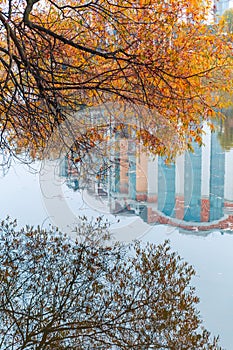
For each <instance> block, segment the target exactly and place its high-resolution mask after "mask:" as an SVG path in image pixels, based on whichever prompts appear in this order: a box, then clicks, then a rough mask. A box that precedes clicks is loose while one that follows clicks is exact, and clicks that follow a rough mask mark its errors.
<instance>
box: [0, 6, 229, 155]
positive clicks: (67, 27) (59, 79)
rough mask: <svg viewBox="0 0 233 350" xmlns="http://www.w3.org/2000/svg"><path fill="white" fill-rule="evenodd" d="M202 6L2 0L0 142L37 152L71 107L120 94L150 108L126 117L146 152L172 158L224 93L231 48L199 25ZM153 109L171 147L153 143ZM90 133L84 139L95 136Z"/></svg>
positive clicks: (198, 137)
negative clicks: (170, 135) (131, 118)
mask: <svg viewBox="0 0 233 350" xmlns="http://www.w3.org/2000/svg"><path fill="white" fill-rule="evenodd" d="M9 6H10V9H9ZM210 6H211V2H210V1H205V2H203V1H198V0H190V1H188V2H187V1H186V0H180V1H177V0H168V1H158V0H156V1H154V0H152V1H148V0H140V1H132V2H131V1H126V0H119V1H117V2H111V1H105V0H101V1H97V2H90V3H88V2H86V1H84V0H80V1H79V2H78V4H77V1H72V0H66V1H62V0H60V1H58V0H54V1H51V0H43V1H42V0H30V1H27V2H25V1H22V2H21V3H20V5H19V3H18V1H16V0H12V1H9V0H8V1H7V0H5V1H2V5H0V27H1V34H0V41H1V42H0V118H1V126H2V130H3V131H4V132H3V133H2V137H3V138H2V140H3V139H4V140H5V142H6V143H7V144H9V140H10V142H11V145H10V146H12V145H14V142H15V140H16V143H17V142H18V140H19V138H21V139H22V140H24V139H27V140H28V141H25V145H26V146H28V145H29V144H30V147H32V148H33V147H35V148H36V149H37V148H42V149H43V147H44V146H45V143H46V140H47V138H49V137H50V135H51V133H52V132H53V130H54V128H55V127H56V126H57V125H59V124H60V123H61V122H62V121H63V120H65V119H66V118H67V115H68V114H69V113H70V112H71V111H72V112H73V111H77V110H79V109H80V108H83V106H93V105H94V106H95V105H98V104H99V103H100V102H101V103H102V102H110V101H127V102H129V103H131V104H132V105H141V106H146V107H147V108H148V110H152V115H153V118H155V119H156V120H154V119H153V118H152V117H151V115H149V113H148V115H144V116H143V118H142V116H137V115H135V120H134V125H136V128H135V129H136V131H137V132H135V133H134V134H135V135H136V136H137V139H138V140H139V142H142V143H143V144H144V146H145V147H147V148H148V149H149V150H150V151H151V152H153V153H160V154H163V153H164V154H166V155H168V157H171V156H173V153H176V152H177V150H178V149H181V148H185V147H186V146H188V147H189V146H190V144H189V143H191V141H192V140H196V141H197V142H199V143H201V134H202V129H201V123H202V121H203V120H208V119H209V118H210V117H211V118H212V117H213V116H214V115H215V109H216V108H217V107H222V106H223V105H224V103H225V101H223V99H222V95H223V94H222V95H221V94H219V91H221V92H224V91H228V92H231V84H230V83H229V81H230V79H231V58H230V55H231V45H230V44H229V42H228V41H227V40H226V38H225V37H224V36H222V35H221V33H219V32H218V29H217V28H215V27H214V26H212V27H210V26H208V25H207V24H206V21H207V18H208V13H209V10H210ZM158 116H161V117H162V119H161V120H162V121H166V122H165V123H166V128H165V129H166V132H167V130H168V127H169V125H171V132H175V134H176V141H177V142H178V146H177V147H170V148H169V147H165V146H164V145H163V143H161V136H159V137H158V135H157V133H158V124H159V122H158V121H159V117H158ZM125 120H126V121H127V116H125ZM139 124H140V125H139ZM106 125H107V126H106V128H107V127H108V125H109V123H107V124H106ZM88 128H89V126H88ZM88 128H87V130H86V131H85V132H84V142H86V138H87V137H88V133H90V130H89V131H88ZM155 133H156V135H155ZM5 135H7V137H5ZM9 135H10V136H9ZM93 135H94V134H93ZM96 135H98V133H97V134H96ZM78 137H81V138H82V135H77V138H78ZM96 137H97V139H95V137H94V136H92V138H91V139H90V140H89V141H90V142H91V145H92V146H94V145H95V142H96V141H98V142H99V141H102V140H100V139H99V136H96ZM12 140H14V142H13V143H12ZM90 142H89V143H90ZM21 143H22V142H21ZM33 145H34V146H33ZM169 153H171V154H169Z"/></svg>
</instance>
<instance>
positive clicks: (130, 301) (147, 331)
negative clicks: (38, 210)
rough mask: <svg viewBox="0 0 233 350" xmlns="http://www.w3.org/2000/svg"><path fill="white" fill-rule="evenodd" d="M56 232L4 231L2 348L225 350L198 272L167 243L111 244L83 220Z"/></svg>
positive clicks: (98, 227)
mask: <svg viewBox="0 0 233 350" xmlns="http://www.w3.org/2000/svg"><path fill="white" fill-rule="evenodd" d="M77 237H78V240H77V241H76V242H73V241H71V240H69V239H68V238H67V237H66V236H65V235H63V234H61V233H59V232H57V231H55V230H48V231H46V230H43V229H41V228H37V229H33V228H31V227H26V228H25V229H20V230H19V229H18V228H17V226H16V223H15V222H10V220H7V221H5V222H2V223H1V226H0V347H1V349H2V350H6V349H17V350H19V349H30V350H31V349H40V350H43V349H46V350H48V349H69V350H70V349H74V350H76V349H85V350H86V349H101V350H102V349H113V348H114V349H132V348H133V349H135V350H136V349H138V350H141V349H160V350H161V349H200V350H201V349H208V350H211V349H215V350H217V349H220V348H219V347H218V345H217V343H218V342H217V339H216V338H214V339H213V340H211V338H210V334H209V333H208V332H207V330H206V329H204V328H201V319H200V315H199V312H198V311H197V309H196V306H197V303H198V298H197V297H196V295H195V291H194V288H192V287H191V286H190V280H191V277H192V276H193V275H194V270H193V268H192V267H191V266H189V265H188V264H187V263H185V262H183V261H182V260H181V258H180V257H179V256H178V255H177V254H175V253H172V252H171V251H170V248H169V245H168V243H167V242H166V243H164V244H162V245H159V246H155V245H154V244H147V245H144V246H142V245H140V244H139V243H134V244H131V245H129V246H124V245H120V244H117V243H116V244H111V245H110V244H109V243H108V240H107V239H108V238H109V237H108V228H107V226H106V223H103V221H102V220H101V219H97V220H96V221H95V222H92V223H88V222H87V220H86V219H85V218H84V219H83V220H81V221H80V225H79V227H78V228H77Z"/></svg>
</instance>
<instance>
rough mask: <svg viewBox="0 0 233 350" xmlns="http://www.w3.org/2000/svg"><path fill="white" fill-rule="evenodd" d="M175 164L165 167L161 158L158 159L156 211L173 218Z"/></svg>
mask: <svg viewBox="0 0 233 350" xmlns="http://www.w3.org/2000/svg"><path fill="white" fill-rule="evenodd" d="M175 170H176V169H175V164H174V163H172V164H170V165H166V164H165V162H164V158H163V157H158V210H160V211H162V212H163V213H164V214H165V215H168V216H173V213H174V209H175V177H176V175H175V174H176V171H175Z"/></svg>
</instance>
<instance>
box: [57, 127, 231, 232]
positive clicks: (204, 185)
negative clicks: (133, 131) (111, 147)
mask: <svg viewBox="0 0 233 350" xmlns="http://www.w3.org/2000/svg"><path fill="white" fill-rule="evenodd" d="M117 142H118V144H119V147H117V149H116V150H115V153H114V157H113V158H114V159H112V165H111V167H110V168H109V169H108V171H107V173H106V174H105V177H104V179H103V177H101V176H100V177H98V180H96V179H93V181H92V186H90V185H89V186H88V189H87V190H88V191H89V192H91V193H92V194H93V195H95V196H96V194H97V195H98V196H101V197H106V198H105V200H106V201H108V202H109V208H110V211H111V212H112V213H115V214H116V213H120V212H123V213H128V214H130V213H133V214H136V215H140V216H141V217H142V218H143V220H145V221H146V222H147V223H165V224H166V223H167V224H173V225H176V226H180V227H183V228H186V227H187V229H189V228H190V229H194V228H195V227H198V230H202V226H203V229H208V228H210V229H211V228H212V226H211V225H212V224H213V225H215V226H214V227H213V228H216V227H217V226H216V225H218V224H221V221H223V222H224V223H225V221H226V220H228V218H230V219H229V220H230V221H231V220H232V222H233V217H232V213H233V212H232V208H233V189H231V188H229V184H231V186H232V181H231V179H232V177H231V176H232V171H233V170H232V166H231V164H233V162H232V161H231V160H233V154H232V153H228V156H227V157H226V154H225V151H224V150H223V149H222V147H221V145H220V141H219V135H218V133H212V132H210V131H208V132H207V133H206V136H205V139H204V143H205V146H204V147H199V146H198V145H197V144H194V145H193V148H194V152H193V153H190V152H186V153H185V154H183V155H182V156H180V157H178V158H177V160H176V162H175V163H173V164H170V165H166V164H165V161H164V159H163V157H156V158H155V159H150V157H148V156H147V155H145V154H144V153H142V152H139V151H138V149H136V147H135V144H133V143H132V141H131V140H128V139H127V138H125V139H119V140H117ZM226 158H227V162H226ZM61 175H62V176H64V175H66V176H67V181H68V183H67V184H68V185H70V186H71V187H72V188H73V189H74V190H77V189H79V186H78V185H79V179H77V175H75V172H74V169H72V165H70V164H69V157H66V159H65V160H63V162H62V163H61ZM232 187H233V186H232ZM229 220H228V221H229ZM182 225H183V226H182ZM224 227H225V226H224ZM226 227H228V226H226Z"/></svg>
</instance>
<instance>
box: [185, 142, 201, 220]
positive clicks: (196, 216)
mask: <svg viewBox="0 0 233 350" xmlns="http://www.w3.org/2000/svg"><path fill="white" fill-rule="evenodd" d="M192 146H193V149H194V152H193V153H191V152H186V153H185V165H184V169H185V170H184V207H185V214H184V220H185V221H196V222H200V221H201V177H202V171H201V170H202V169H201V159H202V149H201V147H200V146H199V145H198V144H197V143H196V142H194V143H193V145H192Z"/></svg>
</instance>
